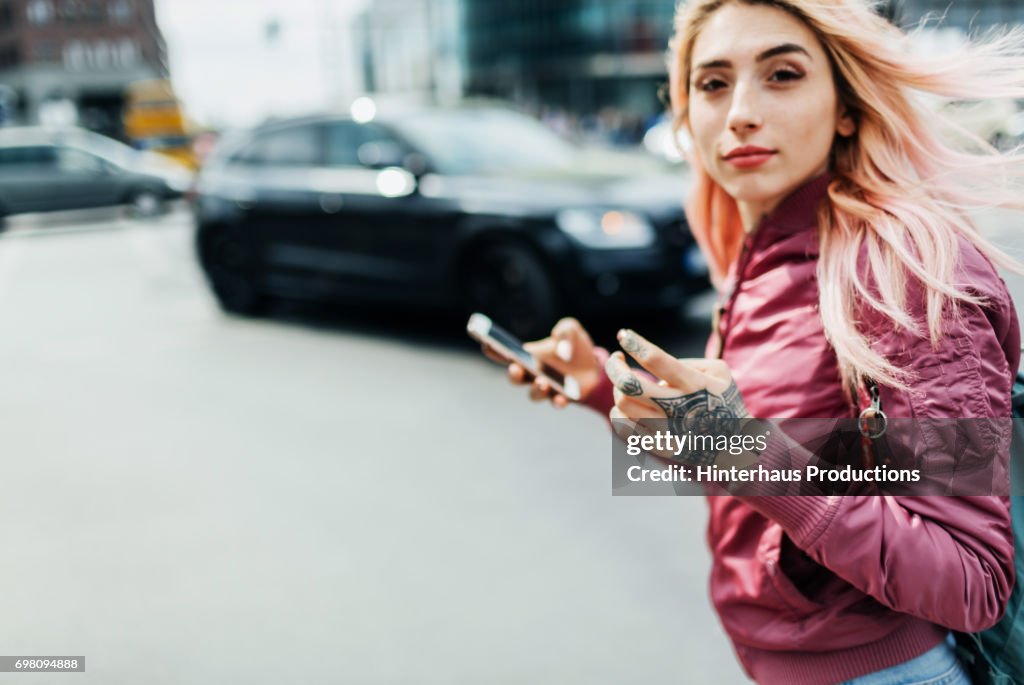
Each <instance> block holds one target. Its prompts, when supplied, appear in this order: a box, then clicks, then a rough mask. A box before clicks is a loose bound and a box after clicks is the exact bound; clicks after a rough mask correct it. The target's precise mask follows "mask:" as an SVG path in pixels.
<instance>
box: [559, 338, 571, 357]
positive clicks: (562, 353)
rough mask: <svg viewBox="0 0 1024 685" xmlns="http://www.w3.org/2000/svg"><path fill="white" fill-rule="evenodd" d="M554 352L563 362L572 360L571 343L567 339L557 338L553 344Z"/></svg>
mask: <svg viewBox="0 0 1024 685" xmlns="http://www.w3.org/2000/svg"><path fill="white" fill-rule="evenodd" d="M555 354H556V355H557V356H558V358H559V359H561V360H562V361H563V362H571V361H572V343H571V342H570V341H568V340H559V341H558V344H557V345H555Z"/></svg>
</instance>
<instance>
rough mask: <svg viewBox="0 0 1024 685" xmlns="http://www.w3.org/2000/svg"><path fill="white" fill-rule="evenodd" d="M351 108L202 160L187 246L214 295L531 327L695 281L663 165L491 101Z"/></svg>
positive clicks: (662, 305)
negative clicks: (446, 311) (585, 147)
mask: <svg viewBox="0 0 1024 685" xmlns="http://www.w3.org/2000/svg"><path fill="white" fill-rule="evenodd" d="M353 115H354V117H353V116H340V115H339V116H318V117H307V118H302V119H292V120H287V121H279V122H276V123H273V124H270V125H266V126H263V127H261V128H258V129H256V130H254V131H251V132H249V133H245V134H240V135H237V136H234V137H228V138H227V139H225V140H223V141H222V142H221V144H220V145H219V146H218V148H217V149H216V150H215V151H214V152H213V154H212V155H211V157H210V158H209V159H208V161H207V164H206V165H205V167H204V169H203V172H202V174H201V175H200V178H199V182H198V185H197V191H198V192H197V198H196V207H195V209H196V216H197V227H198V228H197V249H198V255H199V259H200V262H201V264H202V267H203V269H204V271H205V273H206V276H207V278H208V280H209V283H210V286H211V287H212V290H213V292H214V294H215V295H216V297H217V299H218V300H219V302H220V303H221V305H222V306H223V308H224V309H226V310H228V311H231V312H237V313H244V314H254V313H257V312H259V311H260V310H261V309H262V308H263V307H264V306H265V304H266V303H267V300H268V298H270V297H272V296H282V297H289V298H313V299H326V300H339V301H358V302H379V303H386V302H395V303H405V304H414V305H416V306H445V307H452V306H455V307H461V308H462V309H463V310H465V311H470V310H477V311H482V312H485V313H487V314H488V315H490V316H491V317H492V318H493V319H494V320H495V321H498V322H500V323H502V324H503V325H505V326H506V327H507V328H510V329H511V330H513V331H514V332H516V333H517V334H519V335H521V336H524V337H534V336H537V335H540V334H542V333H544V332H545V331H546V330H547V329H548V327H549V326H550V325H551V324H552V322H553V321H555V320H556V319H557V318H558V316H560V315H563V314H564V313H566V312H572V313H587V312H612V311H614V310H619V311H621V310H623V309H632V310H639V309H642V310H668V309H672V308H678V307H679V306H680V305H681V304H682V303H683V302H684V301H685V300H686V298H687V296H688V295H689V294H691V293H693V292H695V291H699V290H702V289H704V288H706V287H707V271H706V267H705V265H704V263H703V261H702V260H701V259H700V255H699V252H698V250H697V248H696V245H695V243H694V240H693V238H692V236H691V235H690V233H689V230H688V228H687V224H686V220H685V218H684V215H683V211H682V198H683V196H684V194H685V191H686V187H685V181H684V177H683V176H682V175H681V174H680V173H679V171H678V170H677V171H676V172H675V173H674V174H667V173H666V172H665V171H664V170H663V169H664V167H663V166H661V165H660V164H659V163H658V162H656V161H655V160H653V159H649V158H640V157H637V156H632V155H623V154H618V155H613V154H611V153H604V152H590V153H587V152H583V151H581V150H578V149H577V148H576V147H574V146H572V145H570V144H569V143H567V142H565V141H563V140H562V139H561V138H559V137H557V136H556V135H554V134H553V133H551V132H549V131H548V130H547V129H546V128H544V127H543V126H542V125H541V124H540V123H538V122H536V121H534V120H533V119H530V118H529V117H527V116H525V115H521V114H518V113H515V112H512V111H510V110H507V109H503V108H500V107H495V106H485V107H480V106H477V107H460V108H448V109H445V108H414V109H405V110H401V111H397V112H393V113H390V114H383V113H380V112H376V111H374V108H373V105H372V103H369V102H367V101H363V102H361V103H357V106H354V107H353Z"/></svg>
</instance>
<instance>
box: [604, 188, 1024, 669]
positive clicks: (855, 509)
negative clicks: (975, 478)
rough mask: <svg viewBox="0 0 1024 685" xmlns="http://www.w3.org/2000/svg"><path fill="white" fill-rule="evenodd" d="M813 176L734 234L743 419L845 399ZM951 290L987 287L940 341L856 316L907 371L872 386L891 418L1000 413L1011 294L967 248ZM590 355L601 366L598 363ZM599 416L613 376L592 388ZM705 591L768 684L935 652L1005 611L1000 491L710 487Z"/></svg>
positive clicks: (1006, 539)
mask: <svg viewBox="0 0 1024 685" xmlns="http://www.w3.org/2000/svg"><path fill="white" fill-rule="evenodd" d="M830 180H831V178H830V176H828V175H825V176H820V177H818V178H815V179H812V180H811V181H808V182H807V183H806V184H804V185H803V186H802V187H800V188H799V189H797V190H796V191H795V192H794V193H792V194H791V195H790V196H789V197H788V198H787V199H786V200H784V201H783V202H782V203H781V204H780V205H779V207H778V208H777V209H776V210H775V211H774V212H773V213H772V214H770V215H769V216H768V217H766V218H765V219H764V220H763V221H762V223H761V224H760V225H759V226H758V228H757V229H756V230H755V231H754V232H752V233H751V234H750V235H749V236H748V237H747V240H746V244H745V246H744V250H743V254H742V255H741V257H740V259H739V260H737V262H736V263H735V264H734V265H733V267H732V269H731V271H730V274H729V276H728V278H727V281H726V287H725V288H724V289H723V292H724V293H726V294H725V295H724V296H723V302H722V307H721V326H720V331H721V334H722V335H721V348H720V347H719V338H718V337H717V336H716V335H713V336H712V339H711V340H710V341H709V343H708V355H709V356H713V355H716V354H718V353H719V349H720V350H721V356H722V358H723V359H725V361H727V362H728V363H729V366H730V368H731V369H732V372H733V376H734V378H735V380H736V383H737V385H738V386H739V389H740V391H741V393H742V395H743V399H744V401H745V403H746V405H747V408H748V409H749V410H750V412H751V414H752V415H753V416H757V417H761V418H783V419H784V418H811V417H814V418H841V417H848V416H850V414H851V407H850V405H849V403H848V401H847V400H846V399H845V396H844V394H843V392H842V389H841V382H840V376H839V370H838V366H837V363H836V358H835V353H834V352H833V350H832V348H831V347H830V345H829V343H828V342H827V341H826V339H825V334H824V330H823V326H822V322H821V318H820V317H819V316H818V314H817V311H818V289H817V279H816V272H815V267H816V263H817V257H818V231H817V209H818V207H819V205H820V203H821V202H822V201H824V200H825V198H826V194H827V188H828V184H829V182H830ZM956 273H957V285H960V286H964V287H967V288H969V289H970V290H971V291H972V292H974V293H976V294H981V295H984V296H985V297H986V299H987V304H986V305H985V306H984V307H980V306H972V305H964V306H963V307H962V309H961V315H960V316H959V317H957V318H956V319H952V318H951V319H950V320H949V321H948V322H947V325H946V327H945V329H944V336H943V338H942V342H941V344H940V346H939V348H938V349H933V348H932V346H931V344H930V343H929V341H927V340H925V339H919V338H915V337H914V336H913V335H911V334H909V333H906V332H901V331H899V330H897V329H895V328H894V327H892V326H889V325H886V322H885V321H882V320H880V317H879V316H878V315H877V314H874V315H873V316H874V318H873V319H872V315H868V316H867V317H866V318H865V320H864V321H862V322H861V323H862V324H864V326H865V330H868V331H874V332H875V335H873V338H872V339H873V345H874V349H876V351H878V352H880V353H881V354H882V355H883V356H885V357H887V358H889V359H891V360H893V361H894V362H896V363H897V364H899V365H901V366H903V367H909V368H910V370H911V371H912V372H913V373H914V374H915V376H916V378H917V380H916V381H915V388H914V390H915V391H914V392H913V393H905V392H898V391H895V390H893V389H891V388H886V387H882V388H881V398H882V403H883V407H884V409H885V411H886V413H887V414H888V415H889V416H890V417H893V418H983V417H987V418H1000V417H1009V416H1010V384H1011V377H1012V372H1015V371H1016V369H1017V366H1018V364H1019V361H1020V343H1021V339H1020V330H1019V327H1018V323H1017V317H1016V313H1015V310H1014V306H1013V302H1012V301H1011V299H1010V296H1009V293H1008V292H1007V289H1006V286H1005V284H1004V283H1003V281H1002V279H1001V278H1000V277H999V275H998V274H997V272H996V270H995V269H994V268H993V266H992V264H991V263H990V262H989V261H988V260H987V259H986V258H985V257H984V256H983V255H981V254H980V253H979V252H978V251H977V250H976V249H975V248H974V247H973V246H971V245H970V244H968V243H966V242H962V243H961V254H960V256H959V261H958V267H957V272H956ZM607 354H608V353H607V352H606V351H605V350H600V349H599V350H598V351H597V355H598V357H599V361H601V362H602V363H603V360H604V359H606V358H607ZM586 404H587V405H589V406H590V407H591V408H593V409H595V410H597V411H600V412H603V413H605V414H607V412H608V411H609V410H610V409H611V406H612V387H611V383H610V382H609V381H607V379H605V380H604V381H603V383H602V385H601V386H599V387H598V388H597V389H596V390H594V391H593V392H592V393H591V395H590V396H589V397H588V398H587V401H586ZM707 502H708V508H709V513H710V516H709V523H708V529H707V540H708V544H709V546H710V548H711V552H712V559H713V561H712V569H711V596H712V601H713V603H714V605H715V608H716V609H717V611H718V614H719V617H720V618H721V621H722V624H723V626H724V627H725V630H726V632H727V633H728V635H729V637H730V638H731V639H732V642H733V645H734V647H735V649H736V653H737V655H738V657H739V659H740V662H741V663H742V665H743V667H744V669H745V670H746V672H747V673H748V674H749V675H750V676H751V677H752V678H753V679H754V680H756V681H757V682H759V683H766V684H769V685H775V684H779V685H824V684H826V683H837V682H841V681H844V680H848V679H851V678H854V677H856V676H860V675H864V674H866V673H871V672H874V671H878V670H881V669H884V668H888V667H890V666H894V665H896V664H899V663H902V662H904V661H907V660H909V659H912V658H914V657H916V656H918V655H920V654H922V653H924V652H925V651H927V650H928V649H930V648H932V647H934V646H935V645H936V644H938V643H939V641H941V640H942V639H944V637H945V635H946V634H947V633H948V631H949V630H950V629H953V630H961V631H976V630H981V629H984V628H986V627H989V626H991V625H993V624H994V623H996V622H997V621H998V620H999V618H1000V617H1001V615H1002V613H1003V611H1004V609H1005V605H1006V601H1007V599H1008V597H1009V594H1010V591H1011V589H1012V588H1013V583H1014V577H1013V540H1012V536H1011V529H1010V518H1009V501H1008V499H1007V498H1005V497H994V496H983V497H939V496H935V497H898V496H888V497H887V496H873V497H869V496H846V497H839V496H802V497H800V496H778V497H753V496H751V497H742V496H730V495H722V496H710V497H708V498H707Z"/></svg>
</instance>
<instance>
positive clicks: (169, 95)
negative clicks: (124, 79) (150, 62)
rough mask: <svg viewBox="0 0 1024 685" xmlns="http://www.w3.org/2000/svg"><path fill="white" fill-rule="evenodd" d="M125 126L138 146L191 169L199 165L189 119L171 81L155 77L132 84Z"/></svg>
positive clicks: (131, 141)
mask: <svg viewBox="0 0 1024 685" xmlns="http://www.w3.org/2000/svg"><path fill="white" fill-rule="evenodd" d="M124 129H125V134H126V135H127V137H128V140H129V142H130V143H131V144H132V145H133V146H134V147H136V148H138V149H140V150H149V151H152V152H159V153H161V154H164V155H167V156H168V157H172V158H173V159H175V160H177V161H179V162H181V163H182V164H185V165H186V166H188V167H189V168H191V169H196V168H198V166H199V164H198V162H197V160H196V156H195V152H194V151H193V150H192V140H191V136H190V135H189V130H188V121H187V120H186V118H185V113H184V111H183V109H182V107H181V103H180V102H179V100H178V98H177V96H176V95H175V94H174V89H173V88H172V87H171V82H170V81H167V80H165V79H152V80H147V81H136V82H135V83H132V84H130V85H129V86H128V88H127V91H126V93H125V110H124Z"/></svg>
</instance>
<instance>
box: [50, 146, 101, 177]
mask: <svg viewBox="0 0 1024 685" xmlns="http://www.w3.org/2000/svg"><path fill="white" fill-rule="evenodd" d="M104 166H105V164H104V163H103V160H101V159H100V158H99V157H97V156H96V155H91V154H89V153H88V152H85V151H84V150H78V149H76V148H73V147H62V148H60V149H59V150H58V152H57V168H59V169H60V170H61V171H65V172H69V173H97V172H100V171H103V169H104Z"/></svg>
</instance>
